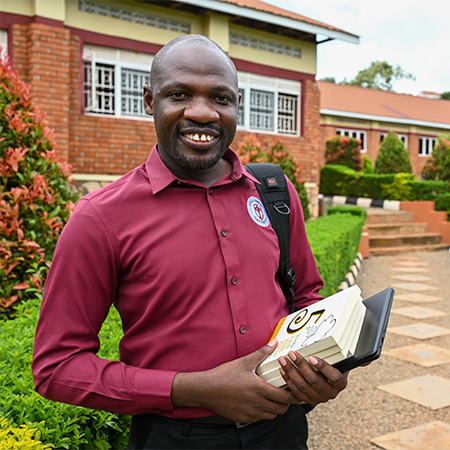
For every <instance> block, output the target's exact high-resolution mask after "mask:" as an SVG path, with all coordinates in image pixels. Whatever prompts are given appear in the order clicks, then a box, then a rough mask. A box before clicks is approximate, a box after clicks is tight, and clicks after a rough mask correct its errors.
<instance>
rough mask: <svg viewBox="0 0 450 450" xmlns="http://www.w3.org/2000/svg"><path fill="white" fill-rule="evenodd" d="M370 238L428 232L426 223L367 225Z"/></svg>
mask: <svg viewBox="0 0 450 450" xmlns="http://www.w3.org/2000/svg"><path fill="white" fill-rule="evenodd" d="M367 231H368V232H369V236H380V235H385V234H420V233H426V232H427V224H426V223H414V222H411V223H406V222H404V223H402V222H400V223H374V224H368V225H367Z"/></svg>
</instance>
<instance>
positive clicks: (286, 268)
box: [245, 163, 295, 313]
mask: <svg viewBox="0 0 450 450" xmlns="http://www.w3.org/2000/svg"><path fill="white" fill-rule="evenodd" d="M245 167H246V169H247V171H248V172H249V173H251V174H252V175H253V176H254V177H255V178H256V179H258V180H259V181H260V182H261V184H255V186H256V188H257V189H258V193H259V196H260V197H261V201H262V202H263V204H264V207H265V208H266V211H267V215H268V216H269V219H270V223H271V224H272V227H273V229H274V230H275V233H276V234H277V236H278V243H279V246H280V264H279V267H278V280H279V282H280V286H281V289H282V290H283V293H284V295H285V297H286V300H287V302H288V304H289V309H290V312H291V313H292V312H294V311H295V304H294V283H295V270H294V269H293V268H292V267H291V265H290V259H289V215H290V213H291V210H290V207H289V206H290V202H289V189H288V185H287V181H286V176H285V175H284V172H283V170H282V169H281V167H280V166H279V165H278V164H268V163H259V164H247V165H246V166H245Z"/></svg>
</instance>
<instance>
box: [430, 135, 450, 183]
mask: <svg viewBox="0 0 450 450" xmlns="http://www.w3.org/2000/svg"><path fill="white" fill-rule="evenodd" d="M423 174H424V176H425V177H426V178H431V179H433V180H442V181H450V134H449V135H447V136H439V137H438V142H437V144H436V145H435V146H434V148H433V152H432V153H431V156H430V157H429V158H428V160H427V162H426V164H425V166H424V168H423Z"/></svg>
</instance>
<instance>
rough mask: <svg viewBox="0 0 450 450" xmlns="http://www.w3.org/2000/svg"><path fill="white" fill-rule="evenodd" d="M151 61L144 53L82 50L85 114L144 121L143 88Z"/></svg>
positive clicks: (148, 80) (92, 48) (94, 49)
mask: <svg viewBox="0 0 450 450" xmlns="http://www.w3.org/2000/svg"><path fill="white" fill-rule="evenodd" d="M152 60H153V57H152V56H151V55H147V54H145V53H137V52H128V51H123V50H113V49H108V48H103V47H94V46H85V47H84V49H83V103H84V111H85V112H87V113H94V114H107V115H111V116H119V117H147V116H146V114H145V112H144V105H143V101H142V97H143V96H142V93H143V87H144V85H145V84H148V83H149V82H150V66H151V62H152Z"/></svg>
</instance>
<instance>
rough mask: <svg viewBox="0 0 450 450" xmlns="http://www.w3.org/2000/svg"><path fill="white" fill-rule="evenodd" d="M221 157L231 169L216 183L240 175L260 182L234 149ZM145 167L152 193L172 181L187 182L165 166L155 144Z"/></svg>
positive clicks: (222, 182) (231, 180) (224, 181)
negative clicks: (226, 176)
mask: <svg viewBox="0 0 450 450" xmlns="http://www.w3.org/2000/svg"><path fill="white" fill-rule="evenodd" d="M223 158H224V159H226V160H227V161H229V162H230V163H231V164H232V166H233V171H232V172H231V173H230V174H229V178H228V179H222V180H221V181H219V182H217V184H218V185H220V184H227V183H230V182H234V181H237V180H239V179H241V178H242V177H246V178H248V179H249V180H251V181H252V182H256V183H258V184H260V182H259V181H258V180H257V179H256V178H255V177H254V176H253V175H250V174H249V173H248V172H247V170H245V168H244V166H243V165H242V163H241V160H240V159H239V156H238V155H237V154H236V153H235V152H234V150H232V149H231V148H229V149H228V150H227V151H226V152H225V154H224V155H223ZM145 169H146V171H147V175H148V178H149V181H150V185H151V187H152V192H153V194H157V193H158V192H160V191H162V190H163V189H165V188H166V187H168V186H169V185H170V184H172V183H173V182H174V181H181V182H182V183H187V184H189V182H187V181H186V180H180V179H179V178H177V177H176V176H175V175H174V174H173V173H172V172H171V171H170V170H169V169H168V168H167V166H166V165H165V164H164V162H163V161H162V159H161V157H160V156H159V153H158V148H157V146H156V145H155V146H154V147H153V149H152V151H151V152H150V155H149V157H148V159H147V162H146V163H145Z"/></svg>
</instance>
